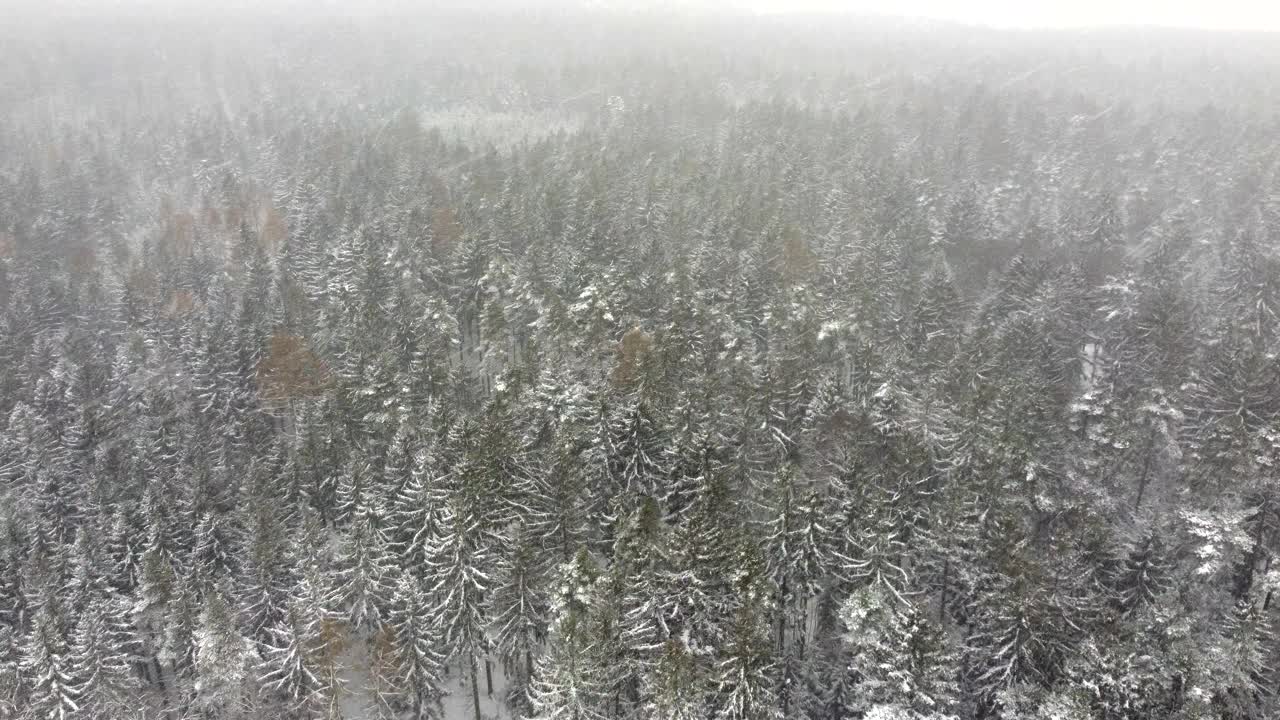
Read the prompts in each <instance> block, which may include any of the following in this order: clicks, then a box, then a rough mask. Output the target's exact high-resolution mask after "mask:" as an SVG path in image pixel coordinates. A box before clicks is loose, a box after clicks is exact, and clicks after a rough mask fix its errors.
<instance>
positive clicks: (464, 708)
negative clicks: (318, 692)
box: [338, 640, 513, 720]
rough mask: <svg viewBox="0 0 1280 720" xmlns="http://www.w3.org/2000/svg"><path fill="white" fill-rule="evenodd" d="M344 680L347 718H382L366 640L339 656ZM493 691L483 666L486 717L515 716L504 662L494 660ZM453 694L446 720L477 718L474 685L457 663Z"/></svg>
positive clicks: (451, 673) (448, 681)
mask: <svg viewBox="0 0 1280 720" xmlns="http://www.w3.org/2000/svg"><path fill="white" fill-rule="evenodd" d="M338 662H339V663H340V665H341V668H342V670H341V672H340V675H339V676H340V677H341V679H342V683H343V690H342V695H341V697H340V700H339V707H340V708H341V710H342V717H343V718H345V719H346V720H372V718H378V717H380V715H379V712H378V709H377V705H376V702H375V700H374V695H373V691H372V687H371V686H372V680H371V678H370V676H369V668H370V667H371V665H372V663H371V662H370V657H369V646H368V643H367V642H366V641H364V640H356V641H353V642H352V643H351V644H350V645H348V646H347V647H346V649H344V650H343V652H342V654H341V655H340V656H339V658H338ZM492 667H493V694H492V695H489V694H488V692H487V690H488V688H487V687H486V684H485V678H484V666H483V665H481V668H480V713H481V715H482V716H483V718H484V720H508V719H511V718H513V715H512V714H511V712H510V711H509V710H508V709H507V707H506V704H505V703H504V702H503V698H504V697H506V692H507V677H506V674H505V673H504V672H503V668H502V663H500V662H498V661H497V659H496V658H495V659H493V662H492ZM445 685H446V687H447V688H448V692H449V694H448V695H447V696H446V697H445V698H444V720H474V718H475V711H474V709H473V707H472V704H471V688H470V686H469V685H468V683H467V675H466V673H465V672H464V670H463V668H462V667H460V666H459V665H458V664H457V663H454V664H453V665H451V666H450V667H449V670H448V675H446V677H445Z"/></svg>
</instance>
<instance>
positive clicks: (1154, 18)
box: [747, 0, 1280, 31]
mask: <svg viewBox="0 0 1280 720" xmlns="http://www.w3.org/2000/svg"><path fill="white" fill-rule="evenodd" d="M747 5H748V6H749V7H751V8H752V9H755V10H759V11H762V12H784V11H796V10H817V11H851V12H856V13H863V14H884V15H898V16H908V17H924V18H935V19H940V20H956V21H960V22H967V23H975V24H983V25H995V26H1000V27H1082V26H1083V27H1088V26H1097V25H1164V26H1172V27H1197V28H1208V29H1214V30H1269V31H1280V0H1270V1H1268V0H891V1H889V2H886V1H885V0H750V1H749V2H748V3H747Z"/></svg>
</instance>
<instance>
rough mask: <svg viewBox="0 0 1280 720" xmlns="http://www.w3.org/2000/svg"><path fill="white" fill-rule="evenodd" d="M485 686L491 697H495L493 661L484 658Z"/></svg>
mask: <svg viewBox="0 0 1280 720" xmlns="http://www.w3.org/2000/svg"><path fill="white" fill-rule="evenodd" d="M484 688H485V691H486V694H488V696H489V697H493V663H492V662H491V661H490V660H489V658H487V657H486V658H485V659H484Z"/></svg>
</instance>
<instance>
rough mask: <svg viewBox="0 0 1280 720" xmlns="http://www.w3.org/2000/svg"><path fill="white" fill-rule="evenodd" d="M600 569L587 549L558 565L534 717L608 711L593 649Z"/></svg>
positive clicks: (584, 718) (574, 717)
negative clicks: (592, 614) (595, 591)
mask: <svg viewBox="0 0 1280 720" xmlns="http://www.w3.org/2000/svg"><path fill="white" fill-rule="evenodd" d="M598 572H599V571H598V570H597V568H596V567H595V564H594V563H593V562H592V560H591V558H590V556H589V555H588V554H587V552H586V550H579V551H578V553H577V554H576V555H575V557H574V559H573V560H571V561H569V562H567V563H564V564H562V565H561V566H560V568H559V572H558V577H557V580H556V586H555V591H554V593H553V595H552V613H553V614H554V617H555V621H554V626H553V631H552V633H551V638H550V645H549V647H548V650H547V652H546V654H545V655H544V656H543V657H542V658H540V659H539V661H538V665H537V668H536V669H535V671H534V676H533V682H532V684H531V685H530V703H531V704H532V706H533V711H532V713H531V714H530V718H534V719H535V720H594V719H602V718H606V717H608V715H607V712H606V709H605V707H606V706H605V703H606V695H605V691H606V688H605V683H604V678H603V677H602V668H601V667H600V666H599V664H598V661H597V658H596V655H595V653H596V652H597V651H598V650H599V648H598V647H597V646H596V645H595V642H596V638H594V637H593V635H592V625H591V621H590V616H589V610H590V607H591V604H592V602H593V597H592V592H593V588H594V585H595V583H596V580H597V577H598Z"/></svg>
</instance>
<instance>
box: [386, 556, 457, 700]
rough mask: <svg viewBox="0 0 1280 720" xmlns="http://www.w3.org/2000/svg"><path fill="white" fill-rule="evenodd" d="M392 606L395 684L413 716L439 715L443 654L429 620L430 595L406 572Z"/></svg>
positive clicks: (390, 620)
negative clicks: (396, 660) (399, 688)
mask: <svg viewBox="0 0 1280 720" xmlns="http://www.w3.org/2000/svg"><path fill="white" fill-rule="evenodd" d="M392 607H393V608H394V609H393V611H392V613H391V616H390V618H389V622H390V627H391V629H392V632H393V633H394V641H393V644H394V646H395V650H396V655H397V656H398V659H399V672H398V673H397V675H396V682H397V685H398V686H400V687H401V688H402V692H403V693H404V695H406V696H407V697H408V698H409V701H410V708H411V712H412V717H413V718H414V719H415V720H425V719H426V718H438V717H440V713H441V708H440V698H441V697H442V696H443V694H444V691H443V688H442V687H441V680H440V670H441V668H442V667H443V665H444V658H443V657H442V656H441V655H440V653H439V646H440V637H439V632H440V628H439V627H437V626H436V625H435V624H433V623H432V622H431V612H432V610H433V608H432V606H431V603H430V598H429V597H428V595H427V593H426V592H425V591H424V590H423V588H422V586H421V584H420V582H419V581H418V580H417V579H416V578H414V577H412V576H410V575H407V574H406V575H403V576H401V578H400V582H399V584H398V585H397V586H396V593H395V600H394V602H393V604H392Z"/></svg>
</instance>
